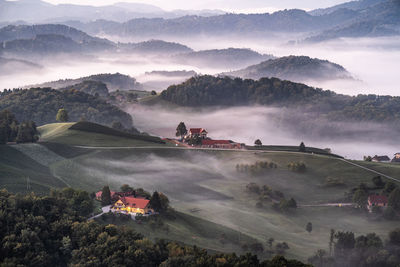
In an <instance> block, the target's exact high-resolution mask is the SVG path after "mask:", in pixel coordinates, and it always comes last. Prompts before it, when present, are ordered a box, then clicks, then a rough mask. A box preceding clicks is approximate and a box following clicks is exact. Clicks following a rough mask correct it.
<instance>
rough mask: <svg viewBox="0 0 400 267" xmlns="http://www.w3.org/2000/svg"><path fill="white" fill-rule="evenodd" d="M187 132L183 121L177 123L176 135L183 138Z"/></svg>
mask: <svg viewBox="0 0 400 267" xmlns="http://www.w3.org/2000/svg"><path fill="white" fill-rule="evenodd" d="M186 134H187V129H186V125H185V123H184V122H181V123H179V125H178V127H176V136H180V137H181V139H183V136H185V135H186Z"/></svg>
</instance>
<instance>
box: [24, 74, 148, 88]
mask: <svg viewBox="0 0 400 267" xmlns="http://www.w3.org/2000/svg"><path fill="white" fill-rule="evenodd" d="M85 82H101V83H104V84H105V85H106V86H107V88H108V90H110V91H116V90H140V89H142V85H141V84H140V83H138V82H137V81H136V79H135V78H133V77H130V76H129V75H124V74H121V73H114V74H111V73H103V74H96V75H90V76H86V77H81V78H78V79H64V80H58V81H52V82H46V83H42V84H35V85H27V86H25V87H24V88H32V87H51V88H54V89H61V88H69V89H71V88H73V86H74V85H78V84H82V83H83V85H84V83H85ZM86 93H87V92H86Z"/></svg>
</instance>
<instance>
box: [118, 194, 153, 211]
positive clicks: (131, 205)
mask: <svg viewBox="0 0 400 267" xmlns="http://www.w3.org/2000/svg"><path fill="white" fill-rule="evenodd" d="M149 202H150V200H148V199H144V198H135V197H121V198H120V199H119V200H118V201H117V202H115V203H114V205H113V207H112V208H111V210H112V211H114V212H127V213H141V214H145V213H149V212H150V213H152V212H154V210H152V209H151V208H150V207H149Z"/></svg>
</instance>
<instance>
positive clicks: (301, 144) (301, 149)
mask: <svg viewBox="0 0 400 267" xmlns="http://www.w3.org/2000/svg"><path fill="white" fill-rule="evenodd" d="M299 151H300V152H306V146H305V145H304V143H303V142H301V143H300V146H299Z"/></svg>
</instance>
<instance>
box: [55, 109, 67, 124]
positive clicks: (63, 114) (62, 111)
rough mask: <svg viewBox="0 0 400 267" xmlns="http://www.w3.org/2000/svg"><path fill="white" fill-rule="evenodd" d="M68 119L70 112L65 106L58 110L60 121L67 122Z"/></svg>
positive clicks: (58, 119) (57, 118) (57, 117)
mask: <svg viewBox="0 0 400 267" xmlns="http://www.w3.org/2000/svg"><path fill="white" fill-rule="evenodd" d="M68 119H69V118H68V112H67V111H66V110H65V109H64V108H60V109H59V110H58V112H57V116H56V120H57V121H59V122H67V121H68Z"/></svg>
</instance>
